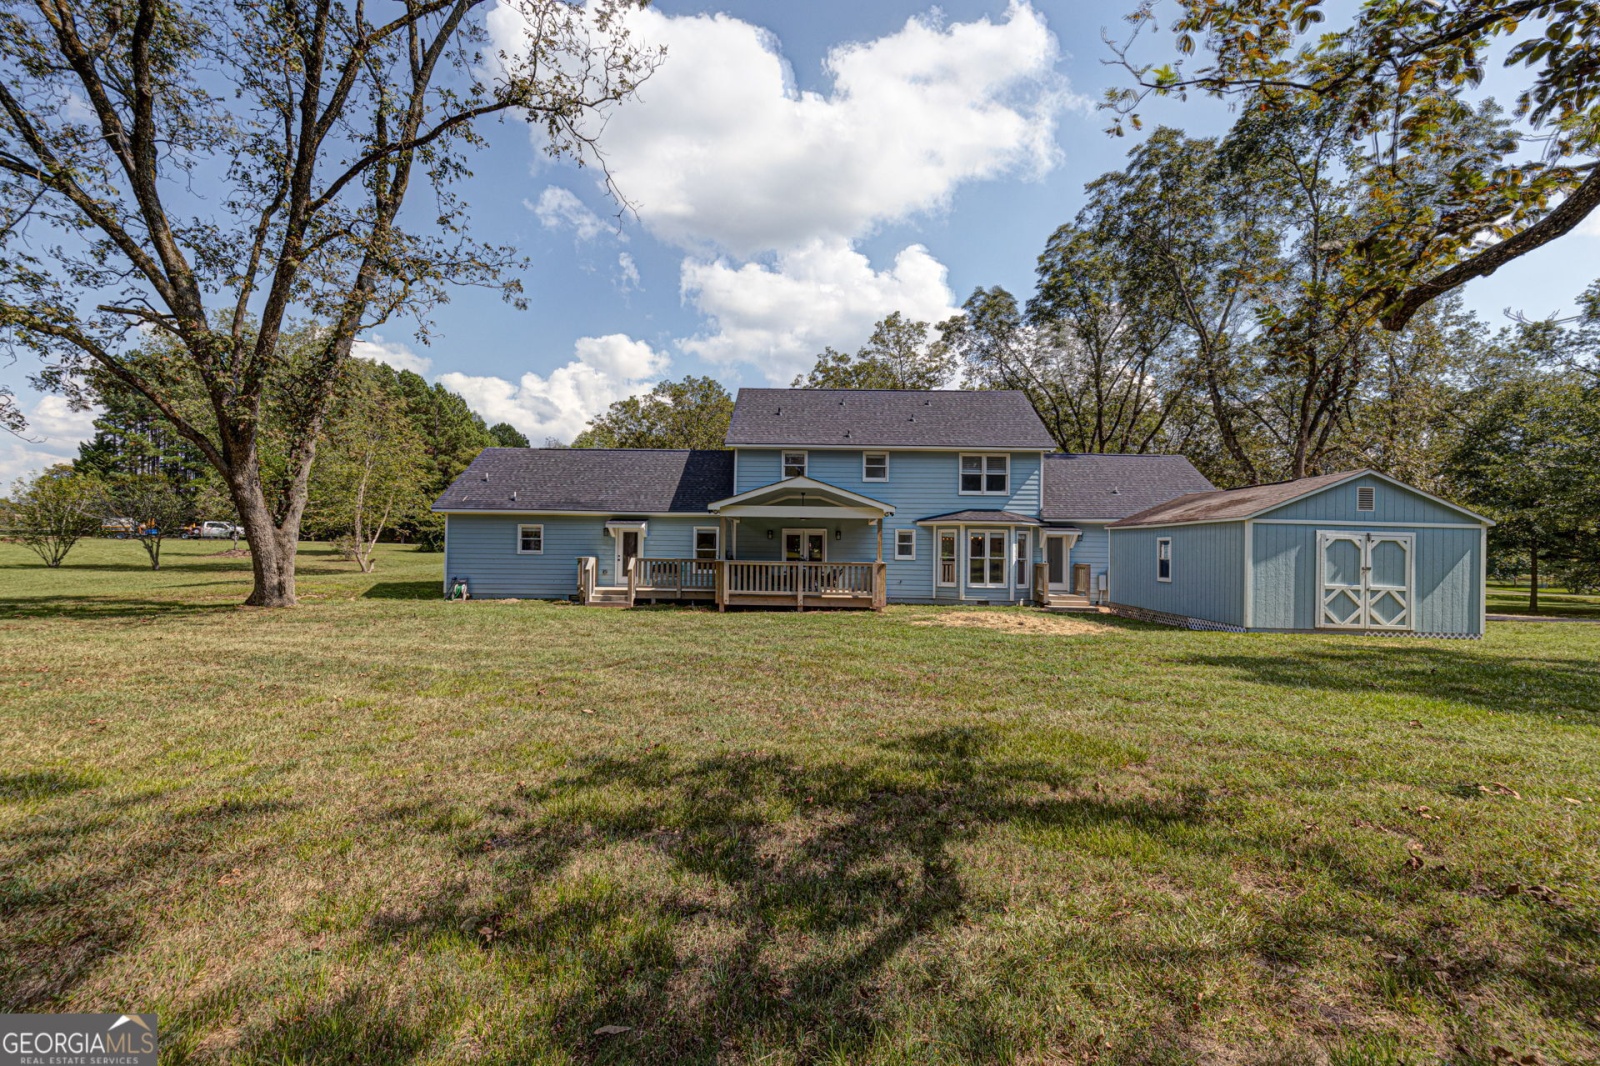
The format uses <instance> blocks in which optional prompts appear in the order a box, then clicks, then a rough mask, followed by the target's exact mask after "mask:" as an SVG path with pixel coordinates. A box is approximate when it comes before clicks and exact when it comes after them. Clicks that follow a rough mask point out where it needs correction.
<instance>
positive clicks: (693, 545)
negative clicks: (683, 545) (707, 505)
mask: <svg viewBox="0 0 1600 1066" xmlns="http://www.w3.org/2000/svg"><path fill="white" fill-rule="evenodd" d="M702 533H710V534H711V558H713V559H720V558H722V530H721V529H719V528H718V527H716V526H695V527H694V536H693V539H691V540H690V541H689V551H690V552H691V553H692V556H693V558H694V559H696V560H698V561H700V562H705V561H706V560H704V559H701V558H700V534H702Z"/></svg>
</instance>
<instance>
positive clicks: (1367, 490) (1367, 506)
mask: <svg viewBox="0 0 1600 1066" xmlns="http://www.w3.org/2000/svg"><path fill="white" fill-rule="evenodd" d="M1377 509H1378V493H1377V490H1375V489H1374V488H1373V487H1372V486H1371V485H1362V486H1360V487H1358V488H1357V489H1356V510H1358V511H1376V510H1377Z"/></svg>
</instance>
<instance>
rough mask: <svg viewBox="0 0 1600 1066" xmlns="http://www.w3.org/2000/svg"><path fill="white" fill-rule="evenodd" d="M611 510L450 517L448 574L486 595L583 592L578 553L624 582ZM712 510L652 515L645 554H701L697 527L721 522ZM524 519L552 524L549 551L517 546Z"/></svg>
mask: <svg viewBox="0 0 1600 1066" xmlns="http://www.w3.org/2000/svg"><path fill="white" fill-rule="evenodd" d="M611 517H613V516H611V515H595V516H593V517H588V516H582V517H574V516H571V515H516V514H508V515H448V516H446V519H445V521H446V541H445V558H444V576H445V578H446V580H449V579H451V578H457V577H464V578H466V579H467V583H468V588H469V589H470V590H471V593H472V595H473V597H475V598H478V599H501V598H512V597H516V598H523V599H565V598H566V597H568V596H572V595H575V594H576V593H577V591H578V559H579V558H580V557H582V556H585V555H592V556H594V557H595V558H596V559H597V560H598V566H599V581H600V584H602V585H610V584H615V583H618V579H617V578H616V575H614V574H613V573H612V570H613V569H614V567H615V558H616V542H615V541H614V540H613V539H612V538H611V537H610V536H608V535H607V534H606V530H605V525H606V521H607V519H609V518H611ZM716 524H717V520H716V519H715V518H712V517H710V516H707V517H706V518H695V517H691V516H685V517H683V518H678V517H672V518H652V519H650V520H649V525H648V527H647V532H646V535H645V538H644V546H643V554H644V555H645V556H647V557H652V558H658V559H664V558H671V559H686V558H690V557H692V556H693V554H694V527H695V526H715V525H716ZM519 525H542V526H544V551H543V553H541V554H539V555H520V554H518V552H517V527H518V526H519Z"/></svg>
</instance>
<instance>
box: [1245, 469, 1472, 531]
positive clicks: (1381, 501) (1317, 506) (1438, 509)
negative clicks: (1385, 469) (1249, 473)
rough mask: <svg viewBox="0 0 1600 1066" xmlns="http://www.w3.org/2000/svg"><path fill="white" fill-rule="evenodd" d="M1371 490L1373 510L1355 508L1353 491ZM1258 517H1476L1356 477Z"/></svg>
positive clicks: (1398, 519) (1329, 519)
mask: <svg viewBox="0 0 1600 1066" xmlns="http://www.w3.org/2000/svg"><path fill="white" fill-rule="evenodd" d="M1362 487H1366V488H1370V489H1372V493H1373V503H1374V509H1373V510H1371V511H1358V510H1356V490H1357V489H1359V488H1362ZM1259 518H1260V519H1261V520H1266V519H1277V520H1279V521H1284V520H1290V519H1294V520H1306V521H1312V520H1314V521H1318V522H1450V523H1458V522H1468V523H1470V522H1475V521H1476V519H1474V518H1472V517H1470V516H1468V515H1466V514H1464V513H1462V512H1461V511H1458V510H1456V509H1455V508H1453V507H1446V506H1444V505H1443V504H1440V503H1436V502H1434V501H1433V500H1430V499H1428V498H1427V497H1426V496H1424V495H1422V494H1421V493H1417V492H1412V491H1411V490H1409V489H1405V488H1401V487H1400V486H1398V485H1393V484H1390V483H1389V482H1387V481H1385V480H1383V479H1382V478H1376V477H1371V476H1367V477H1359V478H1356V479H1355V480H1354V481H1347V482H1345V483H1344V484H1342V485H1335V486H1334V487H1333V488H1330V489H1324V490H1323V491H1321V492H1319V493H1316V494H1315V495H1313V496H1305V497H1302V498H1301V499H1298V500H1291V501H1290V502H1289V503H1286V504H1284V505H1283V506H1282V507H1279V508H1277V509H1276V510H1273V511H1268V512H1266V513H1265V514H1262V515H1260V516H1259Z"/></svg>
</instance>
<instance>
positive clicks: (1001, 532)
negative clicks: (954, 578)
mask: <svg viewBox="0 0 1600 1066" xmlns="http://www.w3.org/2000/svg"><path fill="white" fill-rule="evenodd" d="M965 528H966V536H965V537H964V538H962V539H964V540H965V541H966V542H967V543H966V564H967V573H966V578H967V588H969V589H1009V588H1011V587H1012V585H1011V573H1010V570H1011V565H1012V563H1011V553H1012V547H1011V543H1012V536H1011V531H1010V530H1007V529H988V528H983V527H978V526H967V527H965ZM974 537H982V538H983V548H984V554H983V555H981V556H974V555H973V554H972V538H974ZM995 537H999V538H1000V555H999V556H998V558H999V560H1000V580H999V582H998V583H997V582H992V581H990V580H989V564H990V563H991V562H993V561H994V559H995V558H996V556H994V555H990V554H989V548H990V547H992V546H993V543H994V540H993V538H995ZM975 558H981V559H982V560H983V563H984V566H983V570H984V575H983V577H984V579H983V580H982V581H974V580H972V563H973V560H974V559H975Z"/></svg>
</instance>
